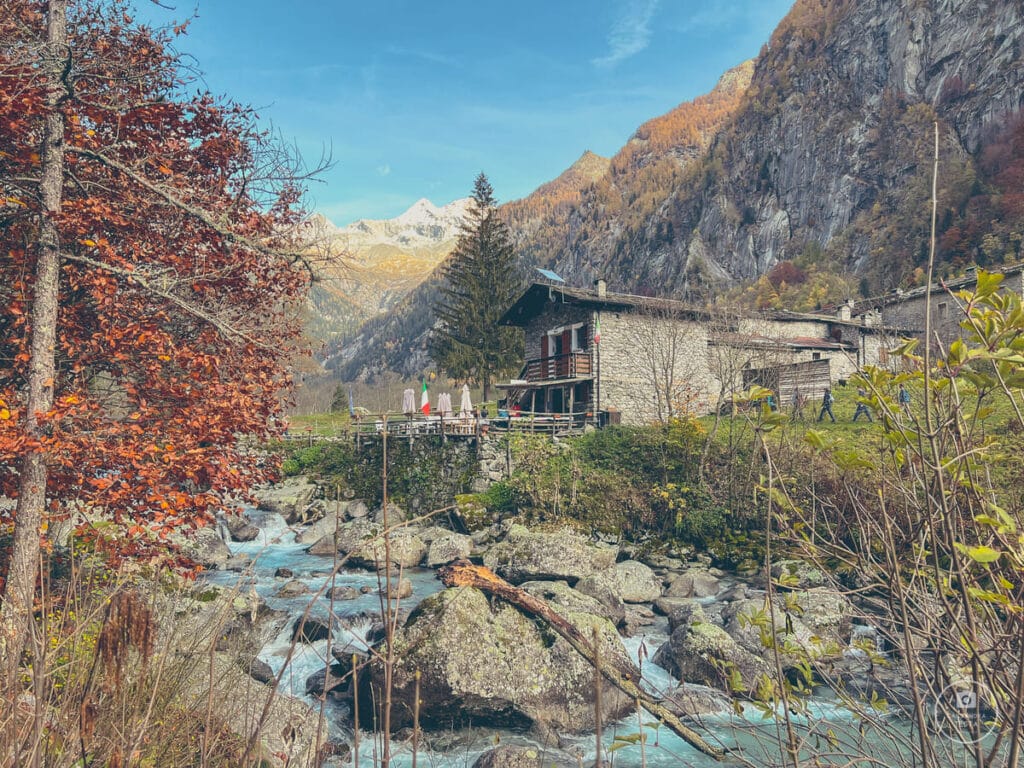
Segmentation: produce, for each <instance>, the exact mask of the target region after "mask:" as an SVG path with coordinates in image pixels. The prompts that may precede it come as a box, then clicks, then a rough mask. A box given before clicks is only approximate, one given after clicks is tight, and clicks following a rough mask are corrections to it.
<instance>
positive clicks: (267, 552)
mask: <svg viewBox="0 0 1024 768" xmlns="http://www.w3.org/2000/svg"><path fill="white" fill-rule="evenodd" d="M247 513H248V515H249V517H250V519H251V521H252V522H253V523H254V524H256V525H257V526H259V528H260V535H259V536H258V537H257V538H256V539H255V540H253V541H251V542H245V543H239V542H230V543H229V547H230V549H231V551H232V554H234V555H238V554H243V553H244V554H245V555H248V557H249V558H250V559H251V560H252V562H253V567H252V568H251V570H250V572H249V573H248V574H242V575H240V574H238V573H234V572H229V571H210V572H208V573H207V575H206V576H205V578H206V580H207V581H208V582H210V583H213V584H217V585H220V586H225V587H238V588H239V591H240V592H241V593H242V594H251V593H252V592H253V591H255V593H256V594H258V595H259V596H260V597H261V598H262V599H263V600H264V601H265V602H266V605H267V606H268V607H269V608H271V609H274V610H275V611H280V612H283V613H285V614H288V615H289V617H295V618H297V617H299V616H301V615H302V614H303V613H304V612H305V611H307V610H310V612H311V614H312V615H314V616H316V615H319V616H323V617H326V615H327V608H328V605H329V602H328V601H327V600H326V599H323V598H322V597H320V598H313V599H312V607H311V595H310V594H306V595H300V596H297V597H280V596H278V594H277V593H278V591H279V590H280V588H281V586H282V584H283V583H284V580H283V579H281V578H279V577H275V573H276V572H277V570H278V569H279V568H287V569H289V570H290V571H292V572H293V574H294V578H295V579H298V580H300V581H302V582H303V583H304V584H305V585H306V586H307V587H308V588H309V589H310V592H311V594H314V595H315V594H317V593H318V592H319V591H320V590H322V589H323V588H324V586H325V582H326V581H327V580H328V579H330V578H331V572H332V570H333V565H334V563H333V560H332V559H331V558H329V557H324V556H316V555H310V554H309V553H308V552H307V551H306V550H307V548H308V545H307V544H302V543H298V542H297V541H296V540H295V536H296V532H295V531H294V530H292V529H291V528H289V527H288V526H287V525H286V524H285V522H284V520H283V518H282V517H281V516H280V515H278V514H275V513H271V512H264V511H259V510H255V509H249V510H247ZM403 575H404V576H406V577H408V578H409V579H411V581H412V584H413V596H412V598H409V599H407V600H405V601H403V608H408V609H411V608H413V607H414V606H415V604H416V603H418V602H419V601H420V600H422V599H423V598H425V597H426V596H428V595H430V594H432V593H434V592H437V591H439V590H440V589H442V585H441V584H440V582H439V581H438V580H437V578H436V576H435V572H434V571H433V570H428V569H411V570H408V571H406V572H405V573H404V574H403ZM333 579H334V582H333V585H332V586H339V587H346V586H348V587H353V588H355V589H356V590H357V591H358V590H360V589H361V588H368V589H367V592H366V594H361V595H360V596H359V597H357V598H356V599H352V600H346V601H336V602H335V603H334V610H335V613H336V614H337V615H339V616H341V618H342V623H343V625H344V627H345V629H344V630H342V634H340V635H337V636H336V637H335V638H334V645H335V647H336V648H338V647H339V646H340V647H345V646H348V647H350V648H351V649H352V650H353V651H365V650H366V636H367V633H368V632H370V630H371V629H372V627H373V625H374V623H375V621H376V617H378V616H379V615H380V610H381V601H380V598H379V596H378V594H379V593H378V580H377V575H376V574H375V573H373V572H370V571H365V570H356V569H352V570H343V571H341V572H340V573H338V574H337V575H335V576H334V577H333ZM325 591H326V590H325ZM714 599H715V598H707V599H706V602H711V601H713V600H714ZM293 625H294V619H290V620H289V621H287V622H285V623H284V624H283V626H282V627H281V631H280V633H279V634H278V635H277V637H276V638H274V639H273V640H272V641H271V642H269V643H267V644H266V645H265V646H264V647H263V648H262V650H261V651H260V653H259V658H260V659H261V660H262V661H264V662H266V663H267V664H268V665H269V666H270V668H271V669H272V670H273V672H274V673H275V674H279V673H281V670H282V668H285V669H284V673H283V674H282V675H281V684H280V690H281V691H282V692H284V693H287V694H290V695H293V696H296V697H298V698H300V699H303V700H305V701H306V702H307V703H308V704H310V706H312V707H314V708H315V707H317V706H318V702H317V700H316V699H315V698H314V697H312V696H308V695H307V694H306V679H307V678H308V677H309V676H310V675H312V674H313V673H314V672H316V671H319V670H323V669H324V666H325V658H326V656H327V654H328V652H329V649H328V647H327V641H326V640H321V641H319V642H315V643H312V644H305V643H296V644H295V647H294V648H292V645H293V640H292V638H293ZM667 639H668V624H667V620H666V619H665V618H663V617H658V618H657V619H656V620H655V621H654V623H653V624H652V625H650V626H648V627H644V628H643V630H642V631H641V632H639V633H637V634H636V635H634V636H632V637H626V638H623V643H624V645H625V647H626V648H627V650H628V652H629V653H630V655H631V657H632V658H633V659H634V661H637V662H638V664H639V665H640V666H641V669H642V672H643V685H644V686H645V687H646V688H647V690H648V691H651V692H654V693H660V692H665V691H670V690H673V689H674V688H675V687H676V686H677V685H678V681H677V680H675V679H674V678H673V677H672V676H671V675H670V674H669V673H668V672H666V671H665V670H664V669H662V668H661V667H659V666H657V665H656V664H654V663H653V662H651V661H650V659H649V657H653V655H654V652H655V651H656V650H657V648H658V647H659V646H660V645H661V644H662V643H664V642H665V641H666V640H667ZM289 654H290V658H289ZM346 707H347V705H343V704H337V703H331V702H330V700H329V703H328V704H327V705H326V710H325V722H326V724H327V728H328V732H329V733H330V735H331V737H332V739H333V740H335V741H343V742H348V743H349V744H351V743H352V732H351V726H350V718H349V717H348V713H347V711H346V709H345V708H346ZM790 723H791V725H792V727H793V728H794V730H795V732H796V733H797V735H798V736H806V737H807V738H806V739H804V748H803V749H802V750H801V751H802V754H805V755H807V756H810V755H813V754H818V753H824V752H828V751H830V750H831V749H832V748H831V747H829V744H830V743H831V744H833V745H834V744H836V742H849V743H850V745H851V746H848V747H847V748H846V749H845V750H844V751H849V750H850V749H852V748H853V747H852V745H853V744H854V743H856V745H858V746H857V747H856V748H857V749H864V748H865V747H864V745H865V744H868V745H870V748H871V750H872V752H871V753H870V755H871V757H873V758H875V759H878V760H881V761H883V763H884V764H887V765H892V766H895V765H899V764H901V762H899V760H900V756H901V755H905V754H906V747H905V741H906V736H907V733H906V730H905V729H904V728H903V727H896V728H892V727H886V728H883V729H881V730H880V731H879V733H878V734H877V737H872V735H871V734H870V733H865V731H864V727H865V726H863V725H862V724H858V723H857V722H856V721H855V720H854V718H853V717H852V716H851V714H850V712H849V711H848V710H847V709H846V708H844V707H843V706H841V705H840V703H839V702H838V701H837V699H836V698H835V697H834V696H832V695H831V694H830V693H829V692H828V691H824V692H818V693H816V695H815V696H814V697H812V698H811V699H810V701H809V706H808V707H807V710H806V713H804V714H793V715H791V717H790ZM693 725H694V727H695V728H697V730H698V731H699V732H701V733H702V735H704V736H705V737H706V738H708V740H709V741H711V742H712V743H716V744H719V745H721V746H724V747H726V748H727V749H729V750H733V751H734V752H735V753H736V754H737V755H742V756H743V757H744V758H745V759H746V760H747V761H749V762H747V763H745V764H747V765H754V766H774V765H782V764H784V760H785V759H784V757H783V756H782V755H783V752H782V750H781V749H780V746H779V745H780V744H781V743H782V739H783V738H784V728H783V725H784V723H783V718H781V717H778V716H775V717H773V716H772V714H771V713H770V712H768V713H765V712H764V711H763V710H761V709H758V708H756V707H754V706H753V705H750V704H744V705H743V706H742V707H741V710H740V711H739V712H737V713H733V714H729V715H715V716H705V717H702V718H700V719H699V721H698V722H696V723H694V724H693ZM640 733H642V734H643V739H642V741H643V744H641V743H640V742H641V739H640V738H639V734H640ZM893 736H895V737H896V738H891V737H893ZM360 738H361V744H360V749H359V753H360V754H359V765H362V766H371V765H373V764H374V746H375V745H374V743H373V739H372V738H371V736H370V735H369V734H366V733H363V734H361V736H360ZM425 741H427V742H431V743H433V744H434V745H435V749H434V750H433V751H431V750H430V749H421V750H420V752H419V754H418V765H424V766H432V767H434V768H468V767H469V766H472V765H473V763H474V761H475V760H476V758H477V757H478V756H479V755H480V754H481V753H482V752H484V751H486V750H487V749H490V748H491V747H493V746H494V745H495V744H496V743H501V744H521V745H532V746H535V747H536V748H537V749H538V750H540V751H541V752H543V749H544V748H543V746H542V745H537V744H534V743H532V742H529V741H528V740H527V739H526V738H525V737H523V736H522V735H520V734H514V733H510V732H505V731H495V730H492V729H474V730H471V731H465V732H458V733H449V734H445V735H444V736H443V738H440V739H438V738H436V737H435V738H433V739H432V738H431V737H430V736H429V735H428V736H427V737H426V739H425ZM559 741H560V744H559V745H558V746H559V748H560V750H561V753H562V754H561V757H563V758H564V753H565V752H568V753H569V754H571V755H574V756H577V759H578V760H582V763H583V764H584V765H593V763H594V758H595V755H596V739H595V737H594V736H593V735H589V736H588V735H584V736H578V737H575V736H574V737H567V738H563V739H560V740H559ZM440 742H443V746H441V747H440V748H437V747H436V745H437V744H438V743H440ZM393 746H394V751H395V757H394V760H393V764H394V765H396V766H407V765H411V764H412V755H411V753H410V751H409V748H408V745H407V744H404V743H395V744H394V745H393ZM378 748H379V745H378ZM602 752H603V753H604V754H605V756H606V759H610V760H611V761H612V763H613V764H614V765H616V766H622V767H623V768H629V767H630V766H650V768H661V767H662V766H664V767H665V768H668V767H669V766H690V767H691V768H705V767H706V766H713V765H720V763H718V762H716V761H715V760H713V759H712V758H710V757H707V756H705V755H703V754H701V753H699V752H698V751H696V750H695V749H694V748H692V747H690V746H689V745H688V744H686V743H685V742H684V741H682V740H681V739H680V738H678V737H677V736H676V735H675V734H673V733H672V732H671V731H669V730H668V729H667V728H665V727H660V728H659V727H657V726H655V725H654V718H653V717H652V716H650V715H648V714H647V713H646V712H644V713H641V715H640V716H639V718H638V717H636V716H633V717H628V718H626V719H624V720H622V721H620V722H618V723H615V724H613V725H611V726H608V727H606V728H605V729H604V733H603V747H602ZM337 764H338V765H341V763H340V762H339V763H337ZM547 764H550V763H547ZM741 764H742V763H741ZM820 764H821V765H833V764H834V765H841V764H845V763H844V762H839V761H838V758H837V761H836V762H835V763H832V762H822V763H820ZM327 765H331V763H327Z"/></svg>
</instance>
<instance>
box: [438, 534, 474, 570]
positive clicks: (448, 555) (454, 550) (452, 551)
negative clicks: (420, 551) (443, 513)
mask: <svg viewBox="0 0 1024 768" xmlns="http://www.w3.org/2000/svg"><path fill="white" fill-rule="evenodd" d="M472 550H473V540H472V539H471V538H469V536H464V535H463V534H461V533H455V532H454V531H444V530H442V531H441V532H440V533H437V534H435V535H434V539H433V541H431V542H430V548H429V549H428V550H427V561H426V563H427V567H428V568H436V567H437V566H439V565H444V564H445V563H450V562H451V561H452V560H465V559H468V558H469V554H470V552H472Z"/></svg>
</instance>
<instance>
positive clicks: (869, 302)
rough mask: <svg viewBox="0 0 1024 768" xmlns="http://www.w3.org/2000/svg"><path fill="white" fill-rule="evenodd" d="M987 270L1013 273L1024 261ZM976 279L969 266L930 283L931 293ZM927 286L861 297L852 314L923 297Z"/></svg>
mask: <svg viewBox="0 0 1024 768" xmlns="http://www.w3.org/2000/svg"><path fill="white" fill-rule="evenodd" d="M988 271H989V272H993V273H998V274H1001V275H1015V274H1017V273H1018V272H1021V271H1024V263H1022V264H1014V265H1013V266H1010V267H993V268H992V269H990V270H988ZM977 280H978V275H977V267H971V268H970V270H969V271H968V273H967V274H966V275H961V276H960V277H952V278H950V279H949V280H939V281H938V282H937V283H933V284H932V293H933V294H934V293H945V292H946V291H947V290H950V291H956V290H959V289H961V288H966V287H967V286H971V285H974V284H975V283H976V282H977ZM927 290H928V286H926V285H922V286H919V287H917V288H911V289H910V290H908V291H901V290H899V289H896V290H894V291H892V292H891V293H887V294H885V295H884V296H876V297H874V298H870V299H862V300H860V301H858V302H857V303H856V304H855V305H854V308H853V312H854V314H857V315H860V314H864V313H865V312H870V311H871V310H872V309H875V308H876V307H886V306H889V305H890V304H898V303H900V302H901V301H907V300H908V299H918V298H924V295H925V294H926V293H927Z"/></svg>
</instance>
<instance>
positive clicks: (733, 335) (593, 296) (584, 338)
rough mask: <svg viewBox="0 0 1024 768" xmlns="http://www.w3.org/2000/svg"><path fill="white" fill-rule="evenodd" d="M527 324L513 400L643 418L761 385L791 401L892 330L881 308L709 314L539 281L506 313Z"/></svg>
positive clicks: (870, 353)
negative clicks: (855, 314)
mask: <svg viewBox="0 0 1024 768" xmlns="http://www.w3.org/2000/svg"><path fill="white" fill-rule="evenodd" d="M501 323H502V324H504V325H509V326H515V327H519V328H522V329H523V330H524V332H525V336H526V361H525V364H524V366H523V368H522V371H521V372H520V374H519V376H517V377H516V378H514V379H512V380H511V381H509V382H503V383H500V384H499V385H498V386H499V388H501V389H503V390H504V391H505V392H506V403H507V405H508V407H509V408H519V409H521V411H522V412H528V413H534V414H572V415H574V416H575V417H577V418H578V419H580V420H585V421H591V420H592V421H594V422H598V423H600V422H602V421H604V420H611V421H615V420H618V419H621V420H622V421H623V422H624V423H632V424H642V423H649V422H652V421H664V420H666V419H667V418H669V417H671V416H673V415H677V414H679V413H681V412H683V411H684V410H685V411H691V412H697V413H705V412H707V411H708V410H710V409H712V408H714V407H715V406H716V404H719V403H720V402H722V400H723V399H727V398H728V397H729V395H731V394H732V393H734V392H737V391H740V390H742V389H745V388H746V387H747V386H749V385H750V384H752V383H755V382H758V383H761V384H763V385H765V386H768V387H769V388H771V389H773V390H774V391H775V392H776V396H777V397H778V400H779V402H780V403H782V404H783V405H787V404H788V403H789V402H790V398H791V397H792V394H793V391H794V390H795V389H797V388H799V389H800V390H801V392H802V394H803V395H804V396H805V397H806V398H807V399H808V400H814V399H820V397H821V393H822V391H823V389H824V386H830V385H832V384H834V383H836V382H837V381H843V380H845V379H846V378H848V377H849V376H851V375H853V373H854V372H856V371H857V370H858V368H860V367H861V366H864V365H869V364H877V363H878V362H879V361H880V360H881V358H882V357H884V350H885V349H886V348H888V347H891V346H894V344H895V341H896V337H895V334H894V333H893V332H892V331H891V330H890V329H887V328H886V327H885V326H883V325H882V323H881V322H880V320H879V319H878V317H877V315H876V314H868V315H865V317H863V318H860V319H857V320H854V319H852V317H851V305H849V304H846V305H843V306H842V307H840V308H839V310H838V312H837V314H836V315H816V314H802V313H794V312H765V313H757V314H749V315H748V314H740V313H729V312H723V311H719V310H715V311H708V310H706V309H702V308H697V307H693V306H690V305H687V304H684V303H682V302H678V301H672V300H667V299H657V298H649V297H644V296H633V295H628V294H618V293H610V292H608V290H607V288H606V285H605V283H604V281H602V280H599V281H597V283H596V284H595V289H594V290H586V289H580V288H570V287H567V286H565V285H554V284H548V283H540V282H538V283H533V284H532V285H530V286H529V287H528V288H527V289H526V291H525V292H524V293H523V294H522V296H520V298H519V299H518V300H517V301H516V303H515V304H513V305H512V307H510V308H509V310H508V311H507V312H506V313H505V315H504V316H503V317H502V319H501Z"/></svg>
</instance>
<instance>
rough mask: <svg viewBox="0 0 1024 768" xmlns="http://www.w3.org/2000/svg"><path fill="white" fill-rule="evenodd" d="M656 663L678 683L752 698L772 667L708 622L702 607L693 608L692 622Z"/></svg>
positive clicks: (678, 630) (682, 628) (679, 630)
mask: <svg viewBox="0 0 1024 768" xmlns="http://www.w3.org/2000/svg"><path fill="white" fill-rule="evenodd" d="M654 663H655V664H657V665H659V666H661V667H664V668H665V669H667V670H668V671H669V672H670V673H671V674H673V675H675V676H676V677H677V678H678V679H680V680H682V681H684V682H687V683H699V684H701V685H707V686H710V687H712V688H719V689H721V690H724V691H727V692H730V693H742V694H751V693H753V692H754V691H756V689H757V687H758V683H759V681H760V679H761V678H762V676H764V675H767V674H768V673H769V670H770V667H769V666H768V663H767V662H766V661H765V660H764V659H763V658H762V657H761V656H759V655H756V654H754V653H751V652H750V651H748V650H747V649H745V648H743V647H742V646H740V644H739V643H737V642H736V640H735V639H733V638H732V637H731V636H730V635H729V633H728V632H726V631H725V630H724V629H722V627H720V626H718V625H717V624H714V623H712V622H710V621H708V620H707V617H706V616H705V615H704V611H703V610H702V609H701V607H700V605H699V604H697V603H694V604H693V605H692V607H691V608H690V614H689V620H688V621H687V622H685V623H682V624H680V625H679V626H678V627H676V629H675V630H674V631H673V632H672V635H671V637H670V638H669V640H668V642H667V643H665V644H664V645H662V646H661V648H659V649H658V652H657V653H656V654H655V655H654Z"/></svg>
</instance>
